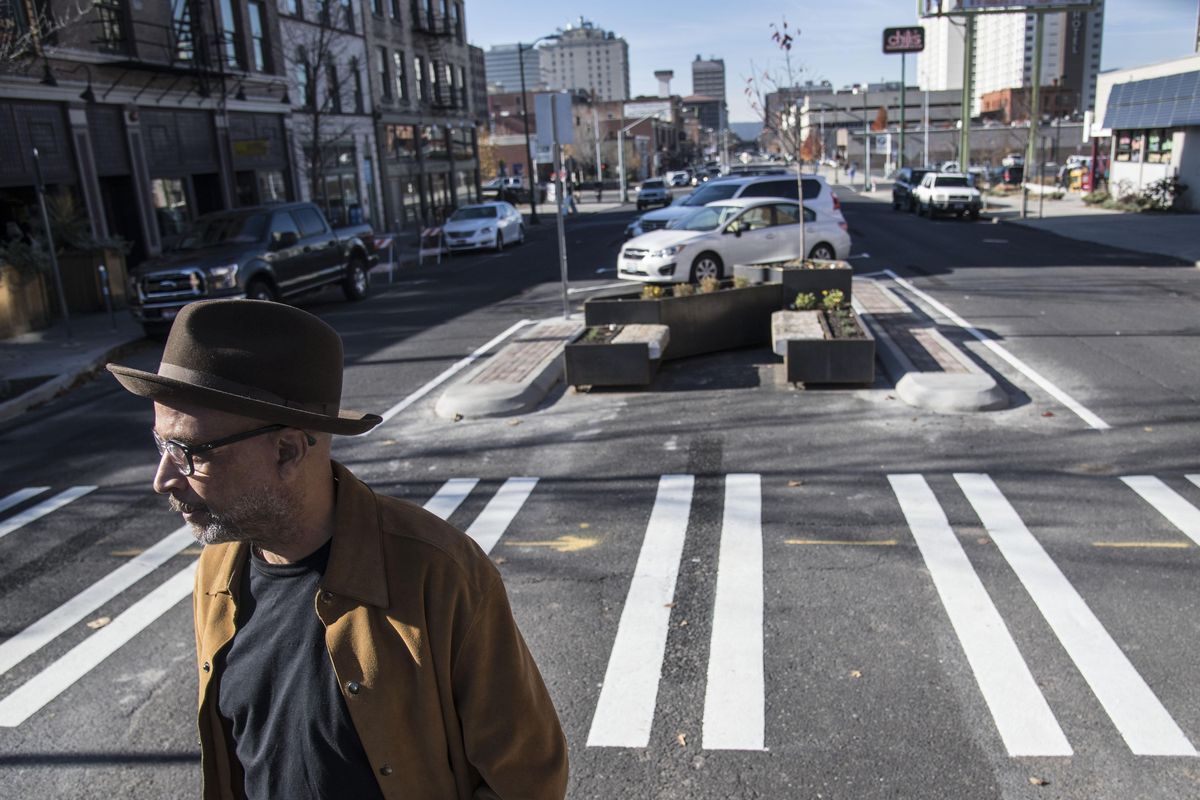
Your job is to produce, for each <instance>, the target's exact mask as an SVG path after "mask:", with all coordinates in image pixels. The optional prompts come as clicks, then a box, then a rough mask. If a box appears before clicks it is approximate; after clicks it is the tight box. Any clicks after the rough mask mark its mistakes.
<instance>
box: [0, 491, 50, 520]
mask: <svg viewBox="0 0 1200 800" xmlns="http://www.w3.org/2000/svg"><path fill="white" fill-rule="evenodd" d="M48 491H50V487H49V486H30V487H28V488H27V489H18V490H17V491H15V492H13V493H12V494H10V495H9V496H8V497H5V498H4V499H3V500H0V514H2V513H4V512H5V511H8V510H9V509H10V508H12V507H13V506H19V505H20V504H21V503H24V502H25V501H26V500H28V499H29V498H31V497H37V496H38V495H39V494H41V493H42V492H48Z"/></svg>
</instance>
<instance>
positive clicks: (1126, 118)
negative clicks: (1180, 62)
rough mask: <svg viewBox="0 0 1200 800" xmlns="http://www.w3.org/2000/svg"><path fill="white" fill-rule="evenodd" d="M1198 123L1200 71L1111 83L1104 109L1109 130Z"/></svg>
mask: <svg viewBox="0 0 1200 800" xmlns="http://www.w3.org/2000/svg"><path fill="white" fill-rule="evenodd" d="M1185 125H1200V71H1197V72H1180V73H1177V74H1175V75H1165V76H1163V77H1161V78H1149V79H1147V80H1143V81H1130V82H1128V83H1118V84H1114V85H1113V87H1112V92H1111V93H1110V94H1109V95H1108V108H1107V109H1105V112H1104V127H1105V128H1108V129H1110V130H1137V129H1144V128H1178V127H1182V126H1185Z"/></svg>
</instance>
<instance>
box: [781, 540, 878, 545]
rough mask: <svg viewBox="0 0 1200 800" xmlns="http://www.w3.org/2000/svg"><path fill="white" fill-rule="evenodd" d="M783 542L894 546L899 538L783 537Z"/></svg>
mask: <svg viewBox="0 0 1200 800" xmlns="http://www.w3.org/2000/svg"><path fill="white" fill-rule="evenodd" d="M783 543H784V544H816V545H837V546H843V547H895V546H896V545H898V544H900V540H899V539H877V540H875V541H871V540H869V539H868V540H865V541H860V540H857V539H784V540H783Z"/></svg>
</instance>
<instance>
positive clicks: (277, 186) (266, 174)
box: [258, 170, 288, 203]
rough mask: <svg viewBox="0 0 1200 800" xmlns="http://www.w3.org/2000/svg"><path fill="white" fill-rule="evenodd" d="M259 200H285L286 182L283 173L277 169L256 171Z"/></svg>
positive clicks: (267, 201) (281, 201)
mask: <svg viewBox="0 0 1200 800" xmlns="http://www.w3.org/2000/svg"><path fill="white" fill-rule="evenodd" d="M258 197H259V202H261V203H269V202H272V201H277V202H280V203H283V202H286V201H287V199H288V198H287V184H286V183H284V180H283V173H282V172H280V171H278V170H268V171H262V172H259V173H258Z"/></svg>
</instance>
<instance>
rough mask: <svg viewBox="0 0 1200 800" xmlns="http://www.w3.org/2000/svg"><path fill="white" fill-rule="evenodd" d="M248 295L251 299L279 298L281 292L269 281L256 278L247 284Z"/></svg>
mask: <svg viewBox="0 0 1200 800" xmlns="http://www.w3.org/2000/svg"><path fill="white" fill-rule="evenodd" d="M246 297H247V298H249V299H251V300H278V299H279V293H278V292H276V291H275V287H274V286H272V285H271V284H270V282H269V281H265V280H263V279H262V278H255V279H254V280H252V281H250V283H248V284H246Z"/></svg>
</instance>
